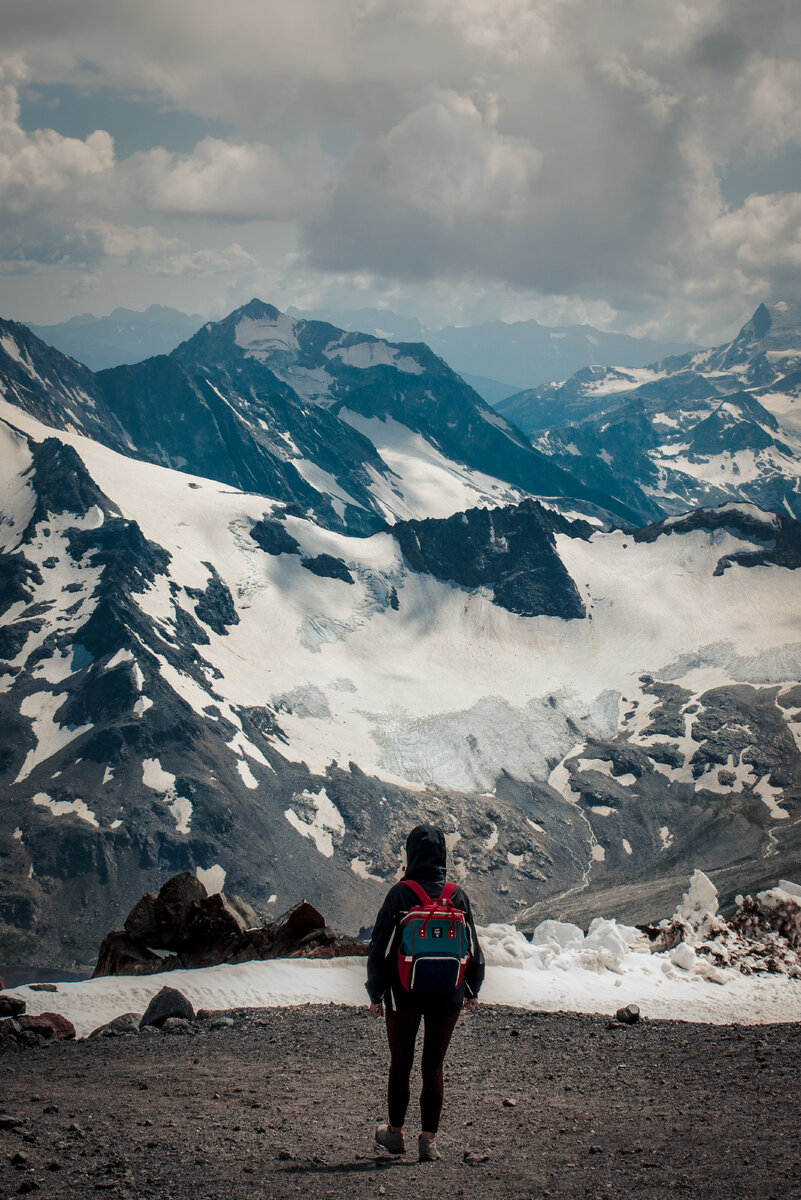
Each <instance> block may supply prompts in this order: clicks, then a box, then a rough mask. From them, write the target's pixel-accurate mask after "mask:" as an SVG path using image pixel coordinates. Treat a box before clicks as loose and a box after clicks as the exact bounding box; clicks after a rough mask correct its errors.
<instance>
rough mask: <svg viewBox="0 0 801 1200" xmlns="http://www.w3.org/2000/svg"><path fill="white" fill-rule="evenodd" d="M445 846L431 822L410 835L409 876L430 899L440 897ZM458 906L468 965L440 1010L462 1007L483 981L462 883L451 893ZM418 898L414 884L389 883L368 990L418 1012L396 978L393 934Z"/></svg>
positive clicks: (373, 943) (377, 924)
mask: <svg viewBox="0 0 801 1200" xmlns="http://www.w3.org/2000/svg"><path fill="white" fill-rule="evenodd" d="M445 864H446V847H445V838H444V836H443V833H442V830H441V829H437V828H436V827H435V826H433V825H418V826H417V827H416V828H415V829H413V830H412V832H411V833H410V834H409V836H408V838H407V839H406V872H405V876H404V877H405V878H406V879H413V880H414V881H415V882H416V883H419V884H421V885H422V887H423V888H424V889H425V891H426V892H427V893H428V895H429V896H431V897H432V898H436V897H437V896H439V894H440V892H441V891H442V889H443V887H444V886H445V883H446V882H447V881H446V876H445ZM451 900H452V903H453V904H454V905H455V907H456V908H460V909H461V910H462V912H463V913H464V914H465V917H466V919H467V929H468V932H469V935H470V958H469V960H468V963H467V968H466V970H465V976H464V981H463V983H462V985H461V987H459V988H458V990H457V991H455V992H454V994H453V996H452V997H449V998H447V1000H443V1003H442V1005H441V1006H440V1009H441V1011H443V1012H444V1011H452V1010H453V1009H455V1008H461V1006H462V1004H463V1003H464V999H465V996H468V997H473V996H477V995H478V993H479V989H480V987H481V984H482V983H483V982H484V956H483V954H482V953H481V946H480V945H479V942H478V937H477V936H476V927H475V924H474V923H473V914H472V913H471V911H470V901H469V900H468V898H467V896H466V895H465V893H464V892H463V891H462V889H461V888H457V889H456V891H455V892H454V894H453V896H452V897H451ZM416 903H418V900H417V896H416V895H415V894H414V892H413V891H412V889H411V888H408V887H406V886H405V885H404V884H403V883H396V884H395V886H394V887H392V888H390V890H389V892H388V893H387V897H386V899H385V900H384V903H383V904H382V905H381V910H380V912H379V914H378V916H377V917H376V921H375V925H374V927H373V936H372V938H371V940H370V952H369V954H368V956H367V983H366V987H367V992H368V995H369V996H370V999H371V1001H372V1002H373V1003H374V1004H377V1003H379V1001H383V1002H384V1003H385V1004H386V1006H387V1008H393V1009H397V1010H399V1011H400V1012H417V1011H419V1009H418V1004H417V1003H416V1002H415V1000H414V999H413V998H412V997H411V996H410V995H409V993H408V992H407V991H406V990H405V989H404V988H402V987H401V985H400V981H399V979H398V967H397V940H396V938H395V934H396V932H397V929H398V924H399V921H400V918H401V915H402V914H403V913H405V912H408V911H409V909H410V908H413V907H414V905H415V904H416Z"/></svg>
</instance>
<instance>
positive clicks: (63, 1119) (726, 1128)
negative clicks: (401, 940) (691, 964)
mask: <svg viewBox="0 0 801 1200" xmlns="http://www.w3.org/2000/svg"><path fill="white" fill-rule="evenodd" d="M386 1062H387V1052H386V1044H385V1037H384V1031H383V1028H382V1024H381V1023H380V1022H375V1023H374V1022H373V1021H372V1020H371V1019H370V1018H369V1017H368V1015H367V1013H366V1010H363V1009H361V1010H360V1009H353V1008H347V1007H342V1006H336V1005H328V1006H319V1005H318V1006H298V1007H295V1008H284V1009H280V1008H273V1009H261V1010H251V1011H249V1012H248V1013H246V1014H245V1013H234V1014H232V1015H231V1016H230V1017H228V1018H227V1019H218V1020H217V1021H205V1022H202V1023H201V1022H196V1023H193V1024H192V1025H190V1026H188V1027H182V1028H181V1029H180V1030H178V1029H176V1030H163V1031H160V1032H159V1031H156V1030H148V1031H143V1032H140V1033H136V1034H130V1035H128V1036H121V1037H115V1038H113V1039H95V1040H82V1041H76V1042H65V1041H58V1042H52V1043H49V1044H47V1045H44V1046H40V1047H31V1048H25V1049H8V1050H6V1051H4V1052H3V1053H2V1054H0V1097H2V1099H0V1110H1V1111H2V1116H0V1195H2V1196H13V1195H25V1194H27V1193H33V1192H36V1193H37V1194H38V1195H39V1196H41V1197H42V1200H45V1198H46V1197H47V1198H49V1197H53V1198H56V1197H70V1198H71V1200H74V1198H75V1197H82V1196H95V1195H98V1194H106V1195H109V1196H111V1197H120V1198H133V1197H136V1198H139V1197H146V1196H147V1197H158V1198H159V1200H167V1198H169V1197H174V1198H176V1200H184V1198H186V1200H188V1198H189V1197H192V1200H197V1198H198V1197H202V1198H204V1200H216V1198H218V1197H219V1198H224V1200H238V1198H240V1197H241V1198H242V1200H246V1198H250V1197H254V1198H255V1197H259V1198H265V1197H284V1196H294V1195H298V1194H301V1195H305V1196H309V1197H315V1198H316V1197H328V1196H341V1195H343V1194H348V1196H349V1197H350V1198H351V1200H362V1198H368V1197H370V1198H372V1197H381V1196H386V1197H397V1198H398V1200H401V1198H403V1200H406V1198H412V1197H426V1198H427V1197H431V1198H432V1200H433V1198H437V1200H438V1198H439V1197H443V1196H454V1197H458V1196H481V1197H483V1196H503V1197H504V1198H518V1197H519V1198H521V1200H522V1198H527V1200H529V1198H533V1197H564V1198H568V1197H570V1198H571V1200H572V1198H575V1197H585V1196H587V1197H593V1198H595V1197H601V1196H607V1195H608V1196H620V1195H621V1194H626V1195H632V1196H637V1197H646V1198H656V1197H659V1198H660V1200H661V1198H662V1197H665V1196H667V1195H668V1194H679V1195H685V1196H688V1197H704V1200H732V1197H738V1198H739V1200H745V1198H749V1200H750V1198H751V1197H754V1198H759V1200H769V1198H770V1197H775V1198H776V1200H789V1198H796V1197H797V1198H801V1161H800V1159H799V1146H798V1112H799V1101H800V1100H801V1028H799V1026H798V1025H792V1024H786V1025H770V1026H767V1025H762V1026H712V1025H698V1024H685V1023H678V1022H669V1021H642V1022H640V1023H639V1024H636V1025H631V1026H621V1027H616V1028H609V1027H608V1019H607V1018H605V1017H600V1016H584V1015H578V1014H568V1013H555V1014H554V1013H538V1012H529V1011H521V1010H516V1009H510V1008H501V1007H479V1009H478V1011H477V1012H476V1013H474V1014H465V1015H464V1016H463V1018H462V1020H461V1021H460V1023H459V1025H458V1026H457V1030H456V1033H455V1035H454V1041H453V1044H452V1047H451V1051H450V1053H449V1057H448V1061H447V1063H446V1075H447V1085H446V1102H445V1112H444V1114H443V1125H442V1129H441V1131H440V1138H439V1142H440V1149H441V1151H442V1154H443V1160H442V1161H441V1162H439V1163H433V1164H420V1163H418V1162H417V1161H416V1155H415V1154H414V1153H412V1152H411V1151H410V1152H408V1153H407V1154H406V1156H404V1157H402V1158H392V1157H390V1156H389V1155H386V1154H385V1153H384V1152H383V1151H382V1150H380V1149H378V1148H377V1147H376V1146H375V1144H374V1141H373V1129H374V1125H375V1123H376V1122H377V1121H379V1120H382V1119H385V1117H386V1113H385V1104H384V1091H385V1083H386ZM418 1087H419V1076H417V1077H416V1079H413V1092H412V1094H413V1097H414V1096H415V1095H416V1092H417V1090H418ZM410 1118H411V1119H410V1122H409V1130H410V1132H411V1133H412V1136H411V1137H410V1138H409V1141H410V1142H411V1143H413V1142H414V1139H415V1135H416V1132H417V1120H416V1111H415V1105H414V1101H413V1104H412V1107H411V1109H410Z"/></svg>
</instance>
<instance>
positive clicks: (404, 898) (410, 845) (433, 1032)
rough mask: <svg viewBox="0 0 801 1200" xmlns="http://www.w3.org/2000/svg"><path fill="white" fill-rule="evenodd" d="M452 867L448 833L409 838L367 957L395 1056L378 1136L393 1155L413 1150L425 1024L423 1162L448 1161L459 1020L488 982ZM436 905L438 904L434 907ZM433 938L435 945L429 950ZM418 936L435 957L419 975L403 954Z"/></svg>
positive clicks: (419, 831) (376, 1005) (422, 828)
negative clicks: (408, 1128)
mask: <svg viewBox="0 0 801 1200" xmlns="http://www.w3.org/2000/svg"><path fill="white" fill-rule="evenodd" d="M446 861H447V851H446V846H445V836H444V834H443V832H442V830H441V829H438V828H436V826H433V825H417V826H416V827H415V828H414V829H413V830H412V831H411V833H410V834H409V836H408V837H407V839H406V872H405V874H404V876H403V879H401V880H400V881H399V882H398V883H396V884H395V885H394V887H392V888H390V890H389V892H388V893H387V896H386V899H385V900H384V903H383V904H382V906H381V909H380V911H379V913H378V916H377V917H376V922H375V925H374V927H373V934H372V938H371V941H370V950H369V953H368V957H367V983H366V985H365V986H366V988H367V993H368V995H369V997H370V1013H371V1015H372V1016H373V1017H374V1018H376V1019H378V1018H379V1017H382V1016H385V1018H386V1028H387V1041H388V1043H389V1052H390V1065H389V1080H388V1084H387V1101H388V1109H389V1112H388V1116H389V1120H388V1122H387V1123H386V1124H383V1125H379V1126H378V1128H377V1129H376V1133H375V1138H376V1141H377V1142H378V1144H379V1145H381V1146H383V1147H384V1148H385V1149H386V1150H389V1151H391V1152H392V1153H393V1154H403V1153H404V1152H405V1150H406V1140H405V1136H404V1134H405V1131H404V1122H405V1119H406V1110H407V1108H408V1105H409V1080H410V1077H411V1072H412V1065H413V1063H414V1051H415V1041H416V1039H417V1031H418V1029H419V1028H420V1023H421V1021H422V1023H423V1027H424V1033H423V1053H422V1059H421V1064H420V1065H421V1070H422V1076H423V1087H422V1091H421V1093H420V1123H421V1127H422V1131H421V1133H420V1135H419V1138H418V1156H419V1159H420V1161H421V1162H434V1161H436V1159H438V1158H440V1157H441V1155H440V1153H439V1151H438V1150H437V1144H436V1136H437V1131H438V1129H439V1119H440V1113H441V1111H442V1101H443V1063H444V1061H445V1055H446V1053H447V1050H448V1045H449V1043H450V1040H451V1035H452V1033H453V1030H454V1028H455V1026H456V1022H457V1021H458V1020H459V1014H460V1013H461V1011H462V1009H463V1008H464V1009H466V1010H468V1011H470V1010H472V1009H474V1008H475V1007H476V1006H477V1004H478V993H479V990H480V988H481V984H482V983H483V980H484V956H483V954H482V952H481V947H480V945H479V942H478V937H477V936H476V928H475V924H474V923H473V916H472V913H471V910H470V901H469V899H468V898H467V895H466V894H465V893H464V892H463V891H462V889H461V888H454V886H453V885H452V884H448V883H447V881H446V875H445V868H446ZM424 898H425V899H424ZM431 901H435V902H437V903H436V904H435V905H434V906H430V905H431ZM427 905H428V906H430V907H427ZM417 913H419V914H420V917H419V919H418V920H417V922H416V933H414V935H413V934H412V932H411V931H410V932H409V933H408V934H407V933H405V927H407V926H409V924H410V923H411V922H412V920H413V918H414V917H415V914H417ZM426 934H428V942H427V943H425V944H424V941H425V936H426ZM421 935H422V938H423V941H422V942H421V941H420V936H421ZM413 936H414V937H416V938H417V943H416V944H417V945H418V946H422V947H423V949H424V950H425V949H428V948H429V947H430V948H432V950H433V951H434V952H435V953H434V954H433V956H432V957H429V958H428V959H423V958H420V959H419V962H418V963H417V965H418V966H419V967H420V969H419V971H418V970H417V968H416V966H415V962H416V961H417V960H416V959H414V958H413V957H412V954H411V953H409V955H408V956H407V957H404V954H403V950H407V951H410V948H411V941H410V939H411V938H412V937H413ZM437 939H439V941H437ZM402 943H403V949H402V948H401V944H402ZM399 950H400V951H401V953H400V954H399ZM436 951H445V953H439V954H436ZM460 955H461V957H460ZM465 958H466V961H465ZM402 976H403V977H402ZM426 976H427V977H428V986H427V987H423V986H418V985H416V979H417V984H420V983H421V982H422V981H423V980H424V979H425V978H426Z"/></svg>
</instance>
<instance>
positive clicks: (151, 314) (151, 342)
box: [28, 304, 203, 371]
mask: <svg viewBox="0 0 801 1200" xmlns="http://www.w3.org/2000/svg"><path fill="white" fill-rule="evenodd" d="M202 324H203V318H202V317H200V316H198V315H197V313H194V314H193V315H191V316H190V315H188V314H187V313H183V312H180V311H179V310H178V309H177V308H169V307H168V306H167V305H165V304H151V305H150V306H149V307H148V308H146V309H145V311H144V312H136V311H134V310H133V309H131V308H115V309H114V311H113V312H112V313H109V315H108V316H107V317H94V316H92V314H91V313H82V314H81V316H78V317H71V318H70V319H69V320H68V321H62V322H60V323H59V324H58V325H35V324H32V323H31V322H28V328H29V329H30V330H31V332H32V333H35V334H36V336H37V337H38V338H41V339H42V341H44V342H47V343H48V345H50V346H54V347H55V348H56V349H58V350H60V351H61V352H62V353H63V354H68V355H69V356H70V357H71V358H75V359H77V360H78V362H82V363H84V364H85V365H86V366H87V367H91V369H92V370H93V371H102V370H105V368H107V367H118V366H120V365H121V364H122V363H135V362H139V361H140V360H141V359H143V358H151V357H152V356H153V355H154V354H169V353H170V351H171V350H174V349H175V347H176V346H177V345H178V344H179V343H180V342H183V341H185V340H186V339H187V338H188V337H191V336H192V334H193V333H195V332H196V331H197V330H198V329H199V328H200V326H201V325H202Z"/></svg>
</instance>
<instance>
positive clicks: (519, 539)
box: [389, 500, 592, 620]
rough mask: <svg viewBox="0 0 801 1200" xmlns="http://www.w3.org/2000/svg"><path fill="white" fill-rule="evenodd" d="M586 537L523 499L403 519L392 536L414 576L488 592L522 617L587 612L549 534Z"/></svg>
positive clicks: (579, 526)
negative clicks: (442, 515) (511, 504)
mask: <svg viewBox="0 0 801 1200" xmlns="http://www.w3.org/2000/svg"><path fill="white" fill-rule="evenodd" d="M567 531H570V533H571V534H572V536H573V537H579V538H589V537H590V535H591V534H592V527H591V526H590V525H588V524H586V523H585V522H582V521H568V520H565V518H564V517H561V516H559V514H558V513H553V512H550V511H548V510H547V509H545V508H543V506H542V505H541V504H539V503H537V501H536V500H523V501H522V503H520V504H519V505H518V506H517V507H516V508H495V509H485V508H477V509H471V511H470V512H467V513H457V514H456V515H455V516H453V517H448V518H446V519H444V520H435V519H428V520H425V521H401V522H399V523H398V524H396V525H393V526H391V528H390V529H389V532H390V533H391V534H392V535H393V537H395V538H396V539H397V540H398V542H399V543H400V547H401V549H402V550H403V554H404V557H405V558H406V560H407V562H408V563H409V565H410V566H411V567H413V569H414V570H415V571H421V572H425V573H426V574H429V575H433V576H434V577H435V578H436V579H441V580H449V581H450V580H452V581H453V582H454V583H458V584H461V585H462V586H463V587H467V588H479V587H485V588H490V589H491V590H492V598H493V600H494V602H495V603H496V604H498V605H499V606H500V607H501V608H506V609H508V610H509V612H513V613H519V614H520V615H521V616H525V617H536V616H550V617H562V618H564V619H565V620H568V619H571V618H580V617H583V616H584V615H585V608H584V604H583V602H582V600H581V596H580V595H579V592H578V589H577V587H576V585H575V583H574V582H573V580H572V579H571V577H570V575H569V574H568V572H567V570H566V569H565V567H564V564H563V563H562V560H561V559H560V557H559V555H558V554H557V552H556V543H555V538H554V534H555V533H565V532H567Z"/></svg>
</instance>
